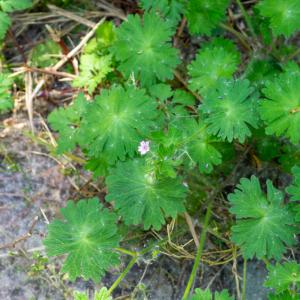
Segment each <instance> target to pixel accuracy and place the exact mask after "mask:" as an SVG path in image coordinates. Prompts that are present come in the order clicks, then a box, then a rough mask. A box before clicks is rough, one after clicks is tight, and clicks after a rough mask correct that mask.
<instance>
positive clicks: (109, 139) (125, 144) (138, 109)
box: [80, 86, 157, 163]
mask: <svg viewBox="0 0 300 300" xmlns="http://www.w3.org/2000/svg"><path fill="white" fill-rule="evenodd" d="M156 118H157V110H156V102H155V100H154V99H152V98H150V97H148V96H147V95H146V94H145V90H143V89H136V88H134V87H128V88H127V89H124V88H122V87H121V86H119V87H117V86H114V87H112V88H111V89H110V90H105V89H103V90H102V93H101V95H100V96H96V98H95V101H94V102H92V103H91V105H89V108H88V110H87V112H86V114H85V117H84V120H83V122H82V126H81V129H80V132H81V137H82V140H81V142H80V144H81V145H82V147H83V148H85V149H87V151H88V155H89V156H91V157H97V156H99V155H101V154H104V155H106V154H107V157H108V158H109V161H110V162H112V163H114V162H115V161H116V160H117V159H120V160H124V159H125V156H126V154H128V155H129V156H133V155H134V153H136V151H137V148H138V145H139V143H140V141H141V140H142V139H143V138H144V137H145V136H147V135H148V134H149V133H150V131H151V130H152V129H153V128H155V126H156V125H155V122H154V121H155V119H156Z"/></svg>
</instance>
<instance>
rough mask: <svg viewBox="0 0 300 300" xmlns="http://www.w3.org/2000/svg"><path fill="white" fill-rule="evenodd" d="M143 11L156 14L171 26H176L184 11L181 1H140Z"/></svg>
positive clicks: (183, 4)
mask: <svg viewBox="0 0 300 300" xmlns="http://www.w3.org/2000/svg"><path fill="white" fill-rule="evenodd" d="M139 2H140V6H141V7H142V9H143V10H146V11H154V12H158V13H159V14H160V15H161V16H163V17H164V18H165V20H166V21H167V22H169V23H170V24H171V26H176V25H177V24H178V22H179V21H180V18H181V14H183V13H184V11H185V3H184V1H183V0H140V1H139Z"/></svg>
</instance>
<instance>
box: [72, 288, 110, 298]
mask: <svg viewBox="0 0 300 300" xmlns="http://www.w3.org/2000/svg"><path fill="white" fill-rule="evenodd" d="M74 300H89V297H88V295H87V294H86V293H81V292H75V293H74ZM94 300H113V298H112V297H111V296H110V294H109V292H108V290H107V288H106V287H103V288H101V289H100V291H99V292H97V291H96V292H95V295H94Z"/></svg>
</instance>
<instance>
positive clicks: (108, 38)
mask: <svg viewBox="0 0 300 300" xmlns="http://www.w3.org/2000/svg"><path fill="white" fill-rule="evenodd" d="M95 35H96V40H97V46H98V49H99V50H100V49H101V48H106V47H109V46H111V45H112V43H113V42H114V41H115V39H116V28H115V25H114V24H113V22H111V21H107V22H104V23H103V24H102V25H100V26H99V27H98V28H97V30H96V33H95ZM85 50H86V49H85Z"/></svg>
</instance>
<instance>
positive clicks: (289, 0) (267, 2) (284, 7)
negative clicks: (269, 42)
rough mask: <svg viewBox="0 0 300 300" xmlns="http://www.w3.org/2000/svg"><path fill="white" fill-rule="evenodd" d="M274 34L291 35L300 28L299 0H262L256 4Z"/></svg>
mask: <svg viewBox="0 0 300 300" xmlns="http://www.w3.org/2000/svg"><path fill="white" fill-rule="evenodd" d="M257 7H258V9H259V11H260V13H261V14H262V15H263V16H264V17H266V18H268V19H269V21H270V26H271V28H272V31H273V33H274V35H276V36H278V35H281V34H283V35H285V36H286V37H289V36H291V35H292V34H293V33H295V32H296V31H298V30H299V29H300V0H262V1H260V2H259V4H258V5H257Z"/></svg>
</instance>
